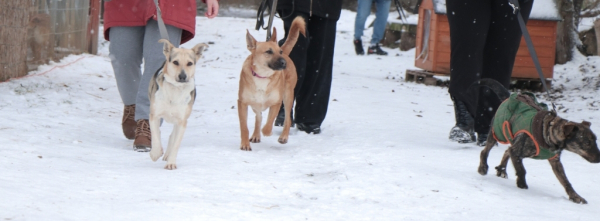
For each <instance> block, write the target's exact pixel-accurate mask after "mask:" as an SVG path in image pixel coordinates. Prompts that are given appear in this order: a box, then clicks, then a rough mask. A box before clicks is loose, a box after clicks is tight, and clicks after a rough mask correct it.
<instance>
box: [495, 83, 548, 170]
mask: <svg viewBox="0 0 600 221" xmlns="http://www.w3.org/2000/svg"><path fill="white" fill-rule="evenodd" d="M548 113H549V112H548V106H547V105H546V104H544V103H540V102H538V101H537V100H536V98H535V95H533V94H532V93H528V92H523V93H513V94H512V95H510V97H509V98H508V99H506V100H505V101H504V102H502V104H500V107H498V110H497V111H496V115H495V117H494V121H493V122H492V134H493V135H494V139H496V141H498V143H501V144H513V141H514V138H515V137H516V136H517V135H519V134H521V133H525V134H526V135H527V136H529V137H530V138H531V139H532V140H533V143H534V144H535V148H536V155H535V156H533V157H532V158H533V159H538V160H547V159H550V158H553V157H556V156H558V155H557V153H555V152H553V151H551V150H549V149H548V148H547V146H548V145H547V144H546V141H545V140H544V138H543V135H542V129H543V122H542V119H543V117H544V116H545V115H546V114H548Z"/></svg>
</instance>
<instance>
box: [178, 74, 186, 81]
mask: <svg viewBox="0 0 600 221" xmlns="http://www.w3.org/2000/svg"><path fill="white" fill-rule="evenodd" d="M178 77H179V82H184V81H185V77H186V75H185V73H183V72H181V73H180V74H179V76H178Z"/></svg>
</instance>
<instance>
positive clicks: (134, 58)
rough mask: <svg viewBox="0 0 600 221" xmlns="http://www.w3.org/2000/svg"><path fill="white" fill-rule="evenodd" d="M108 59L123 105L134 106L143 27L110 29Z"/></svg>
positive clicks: (139, 72)
mask: <svg viewBox="0 0 600 221" xmlns="http://www.w3.org/2000/svg"><path fill="white" fill-rule="evenodd" d="M109 35H110V39H111V41H110V45H109V46H108V51H109V57H110V61H111V64H112V67H113V71H114V72H115V79H116V80H117V88H118V89H119V94H120V95H121V100H123V104H125V105H132V104H135V97H136V95H137V90H138V86H139V82H140V79H141V78H142V71H141V65H142V39H143V37H144V27H141V26H140V27H112V28H110V31H109Z"/></svg>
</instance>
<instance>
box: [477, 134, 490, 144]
mask: <svg viewBox="0 0 600 221" xmlns="http://www.w3.org/2000/svg"><path fill="white" fill-rule="evenodd" d="M487 139H488V133H477V146H480V147H485V144H486V143H487Z"/></svg>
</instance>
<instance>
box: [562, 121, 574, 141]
mask: <svg viewBox="0 0 600 221" xmlns="http://www.w3.org/2000/svg"><path fill="white" fill-rule="evenodd" d="M562 128H563V134H564V135H565V138H567V137H570V136H571V135H573V134H574V133H575V132H577V125H576V124H575V123H573V122H568V123H566V124H564V125H563V126H562Z"/></svg>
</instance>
